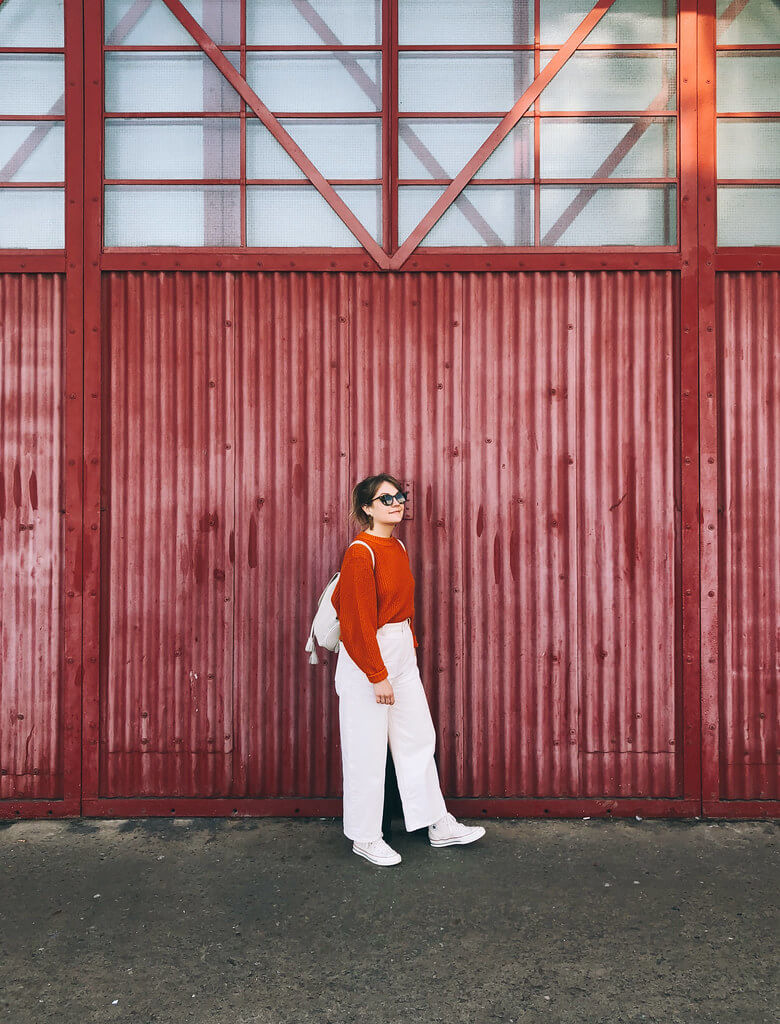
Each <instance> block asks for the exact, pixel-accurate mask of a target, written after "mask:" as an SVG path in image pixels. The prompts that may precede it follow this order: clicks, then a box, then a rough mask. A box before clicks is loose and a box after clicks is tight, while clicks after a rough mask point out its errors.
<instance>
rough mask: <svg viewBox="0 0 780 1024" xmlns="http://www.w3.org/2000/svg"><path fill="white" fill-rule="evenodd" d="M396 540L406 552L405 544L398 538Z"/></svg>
mask: <svg viewBox="0 0 780 1024" xmlns="http://www.w3.org/2000/svg"><path fill="white" fill-rule="evenodd" d="M395 539H396V540H397V541H398V543H399V544H400V545H401V547H402V548H403V549H404V551H406V545H405V544H404V542H403V541H402V540H399V539H398V537H396V538H395Z"/></svg>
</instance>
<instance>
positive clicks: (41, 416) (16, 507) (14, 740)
mask: <svg viewBox="0 0 780 1024" xmlns="http://www.w3.org/2000/svg"><path fill="white" fill-rule="evenodd" d="M63 333H64V331H63V278H62V276H60V275H55V274H2V275H0V563H1V564H2V604H1V606H0V693H2V714H0V798H2V799H45V798H48V799H57V798H61V797H62V795H63V785H64V779H63V773H64V759H63V685H64V676H63V667H64V666H63V617H62V581H63V561H62V556H63V529H62V515H61V508H62V504H63V495H62V467H63V424H62V388H63Z"/></svg>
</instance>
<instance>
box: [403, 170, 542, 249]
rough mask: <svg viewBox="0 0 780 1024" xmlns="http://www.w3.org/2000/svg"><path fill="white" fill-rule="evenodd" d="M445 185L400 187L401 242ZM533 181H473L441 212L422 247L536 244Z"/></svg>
mask: <svg viewBox="0 0 780 1024" xmlns="http://www.w3.org/2000/svg"><path fill="white" fill-rule="evenodd" d="M443 192H444V186H436V185H407V186H404V187H402V188H399V190H398V234H399V238H400V240H401V241H402V242H403V241H405V239H407V238H408V237H409V235H410V234H411V233H412V231H413V230H414V229H415V228H416V227H417V225H418V224H419V223H420V221H421V220H422V219H423V217H424V216H425V214H426V213H427V212H428V211H429V210H430V208H431V207H432V206H433V204H434V203H435V202H436V200H437V199H438V198H439V196H440V195H441V194H442V193H443ZM533 223H534V220H533V187H532V186H531V185H469V186H468V187H467V188H465V189H464V190H463V191H462V192H461V194H460V195H459V196H458V198H457V199H456V200H455V202H454V203H453V204H452V205H451V206H450V207H449V208H448V209H447V210H446V211H445V212H444V213H443V214H442V216H441V217H440V218H439V220H438V221H437V222H436V223H435V224H434V226H433V227H432V228H431V230H430V231H429V232H428V234H427V235H426V236H425V238H424V239H423V240H422V242H421V243H420V244H421V245H422V246H500V245H531V244H532V243H533Z"/></svg>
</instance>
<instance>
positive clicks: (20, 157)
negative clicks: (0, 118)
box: [0, 121, 65, 181]
mask: <svg viewBox="0 0 780 1024" xmlns="http://www.w3.org/2000/svg"><path fill="white" fill-rule="evenodd" d="M64 139H65V127H64V125H63V123H62V122H61V121H37V122H36V121H5V122H1V123H0V181H62V180H63V179H64V177H65V149H64Z"/></svg>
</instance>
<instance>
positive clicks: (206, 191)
mask: <svg viewBox="0 0 780 1024" xmlns="http://www.w3.org/2000/svg"><path fill="white" fill-rule="evenodd" d="M104 235H105V244H106V245H130V246H133V245H188V246H189V245H230V246H236V245H240V244H241V203H240V189H239V187H238V185H235V186H231V185H201V186H198V187H196V186H192V185H111V186H109V187H107V188H106V199H105V214H104Z"/></svg>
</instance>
